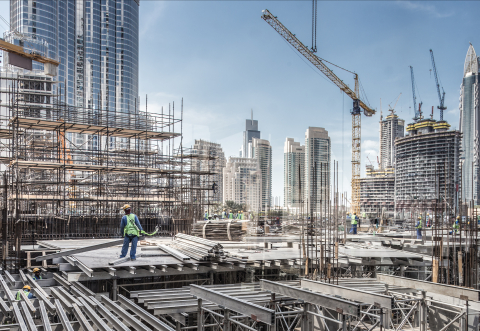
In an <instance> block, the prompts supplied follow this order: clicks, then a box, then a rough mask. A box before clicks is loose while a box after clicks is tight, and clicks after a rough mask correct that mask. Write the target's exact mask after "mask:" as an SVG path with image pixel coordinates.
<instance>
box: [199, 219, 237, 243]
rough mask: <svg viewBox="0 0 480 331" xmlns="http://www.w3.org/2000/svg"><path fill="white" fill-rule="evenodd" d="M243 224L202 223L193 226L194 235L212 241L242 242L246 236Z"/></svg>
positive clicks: (226, 222) (232, 221)
mask: <svg viewBox="0 0 480 331" xmlns="http://www.w3.org/2000/svg"><path fill="white" fill-rule="evenodd" d="M242 224H243V223H241V222H236V221H235V220H228V221H200V222H197V223H194V224H193V225H192V235H193V236H198V237H201V238H204V239H210V240H222V241H227V240H229V241H241V240H242V237H243V236H244V235H245V234H246V231H244V230H242Z"/></svg>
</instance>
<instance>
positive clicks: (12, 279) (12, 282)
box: [5, 270, 15, 286]
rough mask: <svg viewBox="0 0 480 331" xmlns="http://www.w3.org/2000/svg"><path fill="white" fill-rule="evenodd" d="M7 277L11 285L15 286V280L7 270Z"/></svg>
mask: <svg viewBox="0 0 480 331" xmlns="http://www.w3.org/2000/svg"><path fill="white" fill-rule="evenodd" d="M5 277H6V278H7V281H8V282H9V283H10V285H12V286H15V278H13V276H12V275H11V274H10V273H9V272H8V271H7V270H5Z"/></svg>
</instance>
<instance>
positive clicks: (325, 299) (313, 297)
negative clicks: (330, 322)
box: [260, 279, 361, 317]
mask: <svg viewBox="0 0 480 331" xmlns="http://www.w3.org/2000/svg"><path fill="white" fill-rule="evenodd" d="M260 286H261V288H262V290H265V291H270V292H273V293H277V294H281V295H285V296H287V297H290V298H292V299H298V300H302V301H304V302H308V303H312V304H314V305H318V306H321V307H325V308H329V309H333V310H338V309H341V310H342V311H343V313H344V314H348V315H352V316H355V317H360V308H361V304H359V303H356V302H352V301H348V300H345V299H340V298H336V297H333V296H328V295H324V294H320V293H314V292H310V291H308V290H302V289H299V288H296V287H293V286H289V285H285V284H281V283H276V282H271V281H268V280H265V279H262V280H260Z"/></svg>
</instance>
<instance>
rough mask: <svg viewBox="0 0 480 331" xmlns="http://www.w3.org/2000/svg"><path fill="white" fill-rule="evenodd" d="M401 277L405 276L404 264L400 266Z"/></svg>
mask: <svg viewBox="0 0 480 331" xmlns="http://www.w3.org/2000/svg"><path fill="white" fill-rule="evenodd" d="M400 277H405V266H404V265H401V266H400Z"/></svg>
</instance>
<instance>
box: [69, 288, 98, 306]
mask: <svg viewBox="0 0 480 331" xmlns="http://www.w3.org/2000/svg"><path fill="white" fill-rule="evenodd" d="M70 291H72V293H73V294H74V295H76V296H77V299H78V297H81V298H83V300H85V301H86V302H87V303H88V304H89V305H90V306H93V307H94V308H97V305H96V304H95V303H93V302H92V301H90V299H89V298H88V297H87V296H86V295H85V294H83V292H81V291H80V290H78V289H77V288H76V287H75V286H72V288H71V289H70Z"/></svg>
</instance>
